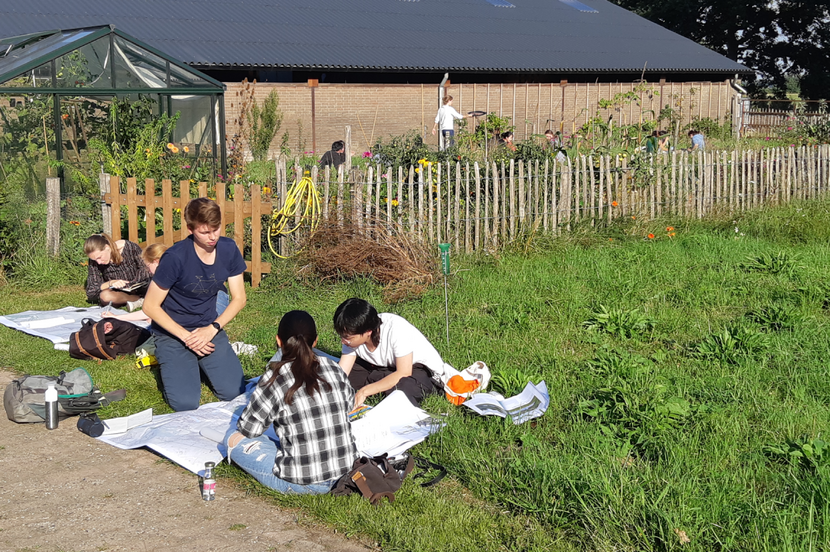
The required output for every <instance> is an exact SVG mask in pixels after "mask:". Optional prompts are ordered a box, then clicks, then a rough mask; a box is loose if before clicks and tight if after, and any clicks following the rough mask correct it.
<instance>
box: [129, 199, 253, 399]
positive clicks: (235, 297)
mask: <svg viewBox="0 0 830 552" xmlns="http://www.w3.org/2000/svg"><path fill="white" fill-rule="evenodd" d="M183 214H184V219H185V222H186V224H187V230H188V232H189V233H190V235H189V236H188V237H187V238H186V239H184V240H182V241H180V242H178V243H176V244H175V245H173V246H172V247H170V248H169V249H168V250H167V251H166V252H165V254H164V255H162V257H161V260H160V261H159V265H158V268H156V270H155V274H154V275H153V281H152V283H151V284H150V289H149V290H148V291H147V296H146V297H145V299H144V312H145V313H146V314H147V316H149V317H150V318H151V319H152V320H153V324H152V326H151V329H152V331H153V335H154V336H155V340H156V358H157V359H158V362H159V365H160V375H161V381H162V384H163V386H164V395H165V399H166V400H167V403H168V404H169V405H170V407H171V408H172V409H173V410H176V411H180V410H194V409H196V408H198V407H199V398H200V396H201V388H202V386H201V381H200V378H199V373H200V370H201V371H202V372H204V374H205V375H206V376H207V379H208V380H209V382H210V385H211V387H212V388H213V392H214V393H215V394H216V396H217V397H218V398H219V399H220V400H223V401H228V400H231V399H233V398H234V397H236V396H238V395H239V394H240V393H242V392H243V390H244V389H245V381H244V376H243V373H242V366H241V365H240V363H239V359H238V358H237V356H236V354H234V352H233V349H232V348H231V345H230V343H229V341H228V336H227V334H226V333H225V330H224V327H225V326H226V325H227V324H228V322H230V321H231V320H233V319H234V317H235V316H236V315H237V314H239V311H241V310H242V308H243V307H244V306H245V303H246V301H247V299H246V296H245V285H244V282H243V274H244V272H245V268H246V266H245V260H244V259H243V258H242V254H241V253H240V252H239V249H238V248H237V247H236V244H235V243H234V242H233V240H231V239H229V238H225V237H223V236H220V235H219V234H220V230H221V223H222V212H221V210H220V208H219V205H217V204H216V202H215V201H212V200H210V199H207V198H198V199H192V200H190V201H189V202H188V204H187V206H186V207H185V208H184V213H183ZM226 281H227V282H228V287H229V288H230V296H231V300H230V303H229V304H228V306H227V308H226V309H225V310H224V311H223V312H222V314H221V315H219V316H217V314H216V297H217V295H218V293H219V292H220V291H225V282H226Z"/></svg>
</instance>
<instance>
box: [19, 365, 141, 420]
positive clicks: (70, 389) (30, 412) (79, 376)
mask: <svg viewBox="0 0 830 552" xmlns="http://www.w3.org/2000/svg"><path fill="white" fill-rule="evenodd" d="M50 383H54V384H55V389H57V391H58V417H59V418H60V419H64V418H66V417H68V416H74V415H76V414H82V413H84V412H93V411H95V410H98V409H99V408H101V407H104V406H106V405H108V404H109V403H111V402H115V401H120V400H122V399H123V398H124V397H126V396H127V392H126V391H125V390H124V389H120V390H118V391H113V392H111V393H107V394H103V393H101V391H99V390H98V388H97V387H95V385H94V384H93V383H92V377H91V376H90V375H89V373H87V371H86V370H84V369H83V368H76V369H74V370H72V371H71V372H69V373H66V372H61V373H60V375H59V376H23V377H21V378H19V379H16V380H14V381H12V382H11V383H10V384H9V385H8V387H6V392H5V393H4V394H3V407H4V408H5V409H6V416H8V417H9V420H11V421H13V422H19V423H32V422H43V421H45V420H46V400H45V396H44V395H45V393H46V389H48V388H49V384H50Z"/></svg>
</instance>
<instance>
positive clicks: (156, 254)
mask: <svg viewBox="0 0 830 552" xmlns="http://www.w3.org/2000/svg"><path fill="white" fill-rule="evenodd" d="M165 251H167V246H166V245H164V244H163V243H153V244H150V245H148V246H147V249H145V250H144V251H143V252H142V253H141V258H142V259H143V260H144V262H145V263H147V264H152V263H154V262H156V261H158V260H159V259H161V256H162V255H164V252H165Z"/></svg>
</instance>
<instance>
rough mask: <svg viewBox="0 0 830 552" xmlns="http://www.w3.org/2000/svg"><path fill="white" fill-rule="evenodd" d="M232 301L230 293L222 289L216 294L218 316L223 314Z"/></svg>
mask: <svg viewBox="0 0 830 552" xmlns="http://www.w3.org/2000/svg"><path fill="white" fill-rule="evenodd" d="M230 302H231V298H230V297H228V294H227V293H225V292H224V291H222V290H221V289H220V290H219V293H218V294H216V316H221V315H222V313H223V312H225V309H226V308H228V305H229V304H230Z"/></svg>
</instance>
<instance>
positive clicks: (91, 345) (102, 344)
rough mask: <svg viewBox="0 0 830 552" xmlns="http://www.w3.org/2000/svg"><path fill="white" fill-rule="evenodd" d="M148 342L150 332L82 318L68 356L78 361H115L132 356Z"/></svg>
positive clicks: (127, 324) (114, 321)
mask: <svg viewBox="0 0 830 552" xmlns="http://www.w3.org/2000/svg"><path fill="white" fill-rule="evenodd" d="M149 338H150V332H148V331H147V330H145V329H144V328H140V327H138V326H136V325H135V324H131V323H130V322H125V321H124V320H118V319H117V318H105V319H103V320H99V321H97V322H96V321H94V320H92V319H91V318H84V319H83V320H82V321H81V329H80V330H78V331H77V332H75V333H73V334H72V335H71V336H70V337H69V356H71V357H72V358H78V359H81V360H92V359H98V360H114V359H115V357H117V356H119V355H133V354H135V349H136V347H138V346H139V345H141V344H142V343H144V342H145V341H147V340H148V339H149Z"/></svg>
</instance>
